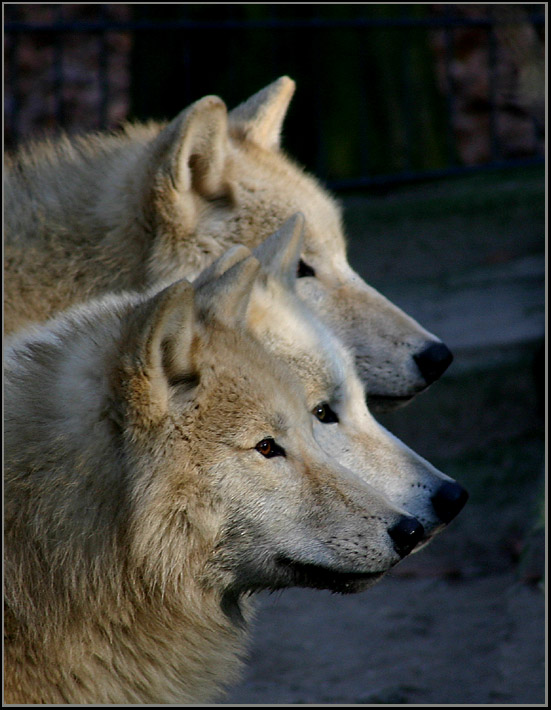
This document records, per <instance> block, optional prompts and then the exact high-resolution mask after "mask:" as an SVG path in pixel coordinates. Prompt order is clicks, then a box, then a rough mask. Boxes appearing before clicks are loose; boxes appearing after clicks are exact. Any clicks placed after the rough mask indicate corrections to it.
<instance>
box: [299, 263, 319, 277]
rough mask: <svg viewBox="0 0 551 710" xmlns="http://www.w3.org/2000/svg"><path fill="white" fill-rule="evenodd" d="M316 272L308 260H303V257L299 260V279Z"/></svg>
mask: <svg viewBox="0 0 551 710" xmlns="http://www.w3.org/2000/svg"><path fill="white" fill-rule="evenodd" d="M315 275H316V272H315V271H314V269H313V268H312V267H311V266H309V265H308V264H306V262H304V261H302V259H301V260H300V261H299V262H298V266H297V279H302V278H304V277H305V276H315Z"/></svg>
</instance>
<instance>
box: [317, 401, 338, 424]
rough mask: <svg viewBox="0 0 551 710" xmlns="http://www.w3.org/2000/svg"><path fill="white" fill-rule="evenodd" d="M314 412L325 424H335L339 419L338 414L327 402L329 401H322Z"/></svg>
mask: <svg viewBox="0 0 551 710" xmlns="http://www.w3.org/2000/svg"><path fill="white" fill-rule="evenodd" d="M312 414H313V415H314V416H315V417H316V418H317V419H319V420H320V422H323V423H324V424H334V423H335V422H338V421H339V418H338V416H337V415H336V413H335V412H334V411H333V410H332V409H331V407H330V406H329V405H328V404H327V402H322V403H321V404H318V405H317V406H316V407H314V409H313V410H312Z"/></svg>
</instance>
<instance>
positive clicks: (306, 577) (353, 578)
mask: <svg viewBox="0 0 551 710" xmlns="http://www.w3.org/2000/svg"><path fill="white" fill-rule="evenodd" d="M276 562H277V564H278V565H279V566H280V567H282V568H284V569H285V571H286V572H287V573H288V574H289V575H290V577H291V579H292V581H291V584H292V585H293V586H297V587H311V588H314V589H329V590H331V591H332V592H337V593H339V594H353V593H355V592H360V591H363V590H364V589H367V587H369V586H371V585H372V584H374V583H375V582H377V581H378V580H379V579H380V578H381V577H382V576H383V575H385V574H386V572H387V570H385V571H381V572H341V571H339V570H335V569H332V568H330V567H326V566H324V565H316V564H311V563H305V562H295V561H294V560H291V559H289V558H288V557H283V556H280V557H278V558H277V560H276Z"/></svg>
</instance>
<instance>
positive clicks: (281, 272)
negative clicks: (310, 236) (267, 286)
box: [253, 212, 305, 290]
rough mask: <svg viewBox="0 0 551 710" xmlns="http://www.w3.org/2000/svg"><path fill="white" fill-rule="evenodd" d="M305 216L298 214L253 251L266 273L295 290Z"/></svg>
mask: <svg viewBox="0 0 551 710" xmlns="http://www.w3.org/2000/svg"><path fill="white" fill-rule="evenodd" d="M304 223H305V219H304V215H303V214H302V212H297V213H296V214H294V215H293V216H292V217H290V218H289V219H288V220H287V221H286V222H284V223H283V224H282V226H281V227H280V228H279V229H278V230H277V232H274V233H273V234H271V235H270V236H269V237H267V238H266V239H265V240H264V241H263V242H262V243H261V244H259V245H258V246H257V247H256V248H255V249H254V251H253V254H254V255H255V256H256V258H257V259H258V261H259V262H260V264H261V266H262V268H263V269H264V271H267V272H268V273H269V274H271V275H272V276H275V278H277V279H278V280H279V281H281V282H282V283H283V284H284V285H285V286H286V287H287V288H289V289H291V290H294V288H295V282H296V276H297V268H298V263H299V261H300V254H301V251H302V246H303V243H304Z"/></svg>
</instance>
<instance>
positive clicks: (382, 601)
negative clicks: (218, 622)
mask: <svg viewBox="0 0 551 710" xmlns="http://www.w3.org/2000/svg"><path fill="white" fill-rule="evenodd" d="M520 508H522V505H521V506H520ZM520 512H521V510H520V509H519V508H518V507H517V509H516V510H513V509H511V510H510V511H508V512H507V515H508V516H509V518H510V519H513V518H516V515H517V514H518V513H520ZM507 515H506V516H505V519H504V518H503V515H501V516H500V519H499V520H498V519H497V516H495V517H494V518H493V519H492V515H491V513H489V508H488V506H482V505H477V504H474V505H470V504H469V503H468V504H467V507H466V508H465V509H464V511H463V512H462V513H461V515H460V517H459V518H458V519H457V520H456V521H454V522H453V523H451V525H450V527H449V528H448V529H447V530H446V531H445V532H444V533H443V534H442V535H441V537H440V538H438V539H437V540H435V541H434V542H433V543H432V544H431V545H430V546H428V547H427V548H425V549H424V550H421V551H420V552H419V553H417V554H416V555H413V556H412V557H411V558H408V559H407V560H405V561H403V562H402V563H401V564H400V565H398V566H397V567H396V568H395V571H394V572H393V573H392V574H390V575H389V576H387V577H386V578H385V579H384V580H383V581H382V582H380V583H379V584H378V585H376V586H375V587H374V588H373V589H371V590H369V591H367V592H364V593H362V594H359V595H352V596H339V595H332V594H330V593H326V592H319V591H310V590H302V589H293V590H288V591H285V592H283V593H280V594H278V595H265V596H262V597H261V598H260V600H259V602H260V603H259V612H258V617H257V621H256V624H255V625H254V627H253V640H252V645H251V650H250V660H249V663H248V665H247V669H246V673H245V676H244V679H243V682H242V683H241V684H240V685H238V686H237V687H235V688H233V689H232V690H231V691H230V693H229V694H228V696H227V697H226V698H225V700H224V701H223V702H224V703H232V704H237V705H241V704H297V703H305V704H316V705H318V704H347V705H348V704H380V703H384V704H422V705H427V704H473V705H481V704H499V705H505V704H522V705H528V704H543V703H545V702H546V689H545V678H546V673H545V660H546V652H545V648H546V646H545V628H546V625H545V594H544V591H543V587H542V584H541V582H540V583H539V584H538V583H534V581H535V579H537V578H538V577H539V575H540V574H541V568H542V564H543V539H542V537H541V536H540V537H539V538H538V536H536V537H535V539H533V540H532V541H531V544H530V545H529V558H530V559H528V560H526V561H525V562H524V564H521V563H519V560H518V559H516V560H514V541H513V540H508V541H507V539H506V537H504V535H505V533H506V530H507V529H511V528H510V527H509V526H508V525H507ZM485 529H486V530H487V535H485V534H484V530H485ZM505 543H508V544H509V548H507V546H506V544H505Z"/></svg>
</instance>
